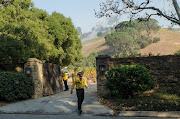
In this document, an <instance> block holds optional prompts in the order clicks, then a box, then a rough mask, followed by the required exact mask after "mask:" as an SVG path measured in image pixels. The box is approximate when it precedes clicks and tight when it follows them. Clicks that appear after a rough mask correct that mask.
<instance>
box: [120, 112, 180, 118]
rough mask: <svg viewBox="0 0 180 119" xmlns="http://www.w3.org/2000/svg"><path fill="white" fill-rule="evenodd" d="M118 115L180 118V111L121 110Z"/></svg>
mask: <svg viewBox="0 0 180 119" xmlns="http://www.w3.org/2000/svg"><path fill="white" fill-rule="evenodd" d="M118 116H121V117H163V118H180V111H168V112H165V111H120V112H119V113H118Z"/></svg>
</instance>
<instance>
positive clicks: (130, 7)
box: [96, 0, 180, 25]
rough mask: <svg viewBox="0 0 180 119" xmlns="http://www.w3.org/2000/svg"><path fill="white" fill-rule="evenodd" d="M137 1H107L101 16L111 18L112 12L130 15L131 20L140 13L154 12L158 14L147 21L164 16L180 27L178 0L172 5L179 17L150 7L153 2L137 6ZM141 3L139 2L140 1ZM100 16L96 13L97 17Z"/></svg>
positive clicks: (102, 8)
mask: <svg viewBox="0 0 180 119" xmlns="http://www.w3.org/2000/svg"><path fill="white" fill-rule="evenodd" d="M134 1H135V0H107V2H104V3H103V4H102V6H101V12H100V13H101V15H100V16H98V17H102V16H110V15H111V14H112V12H114V13H116V14H119V15H122V14H129V15H131V18H132V17H133V16H135V15H138V14H139V13H141V12H143V11H144V10H153V11H155V12H156V13H152V14H149V15H147V19H149V18H150V17H151V16H155V15H156V16H162V17H164V18H166V19H167V20H169V21H171V22H173V23H176V24H178V25H180V8H179V6H178V3H177V0H172V4H173V5H174V8H175V11H176V13H177V16H178V17H176V16H173V15H167V14H166V12H164V11H163V10H160V9H159V8H156V7H155V6H149V5H150V3H151V2H152V1H150V0H145V1H144V2H143V1H142V3H140V4H139V5H138V4H135V3H134ZM138 2H139V1H138ZM97 15H98V14H97V13H96V16H97Z"/></svg>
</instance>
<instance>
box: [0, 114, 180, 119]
mask: <svg viewBox="0 0 180 119" xmlns="http://www.w3.org/2000/svg"><path fill="white" fill-rule="evenodd" d="M0 119H172V118H155V117H105V116H92V115H86V114H82V115H30V114H0ZM175 119H180V118H175Z"/></svg>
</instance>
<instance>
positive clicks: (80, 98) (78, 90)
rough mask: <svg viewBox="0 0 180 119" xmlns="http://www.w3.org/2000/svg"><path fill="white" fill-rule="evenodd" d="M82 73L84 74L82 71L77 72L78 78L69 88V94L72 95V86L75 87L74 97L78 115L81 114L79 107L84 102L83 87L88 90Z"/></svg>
mask: <svg viewBox="0 0 180 119" xmlns="http://www.w3.org/2000/svg"><path fill="white" fill-rule="evenodd" d="M83 73H84V72H83V71H79V72H78V77H77V78H76V79H75V81H74V82H73V84H72V87H71V94H72V93H73V89H74V86H76V95H77V98H78V110H79V112H80V113H81V112H82V109H81V105H82V102H83V100H84V87H86V88H88V85H87V83H86V80H85V79H84V78H83Z"/></svg>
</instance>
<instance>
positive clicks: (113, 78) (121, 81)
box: [106, 65, 155, 98]
mask: <svg viewBox="0 0 180 119" xmlns="http://www.w3.org/2000/svg"><path fill="white" fill-rule="evenodd" d="M106 78H107V83H106V86H107V88H108V89H109V90H110V93H111V96H117V95H118V96H121V97H122V98H128V97H129V96H131V97H132V96H133V94H134V93H139V94H140V93H141V92H143V91H146V90H149V89H152V88H154V86H155V82H154V81H153V80H152V77H151V74H150V72H149V71H148V69H147V68H145V67H144V66H141V65H121V66H118V67H116V68H112V69H111V70H109V71H108V73H107V74H106Z"/></svg>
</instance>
